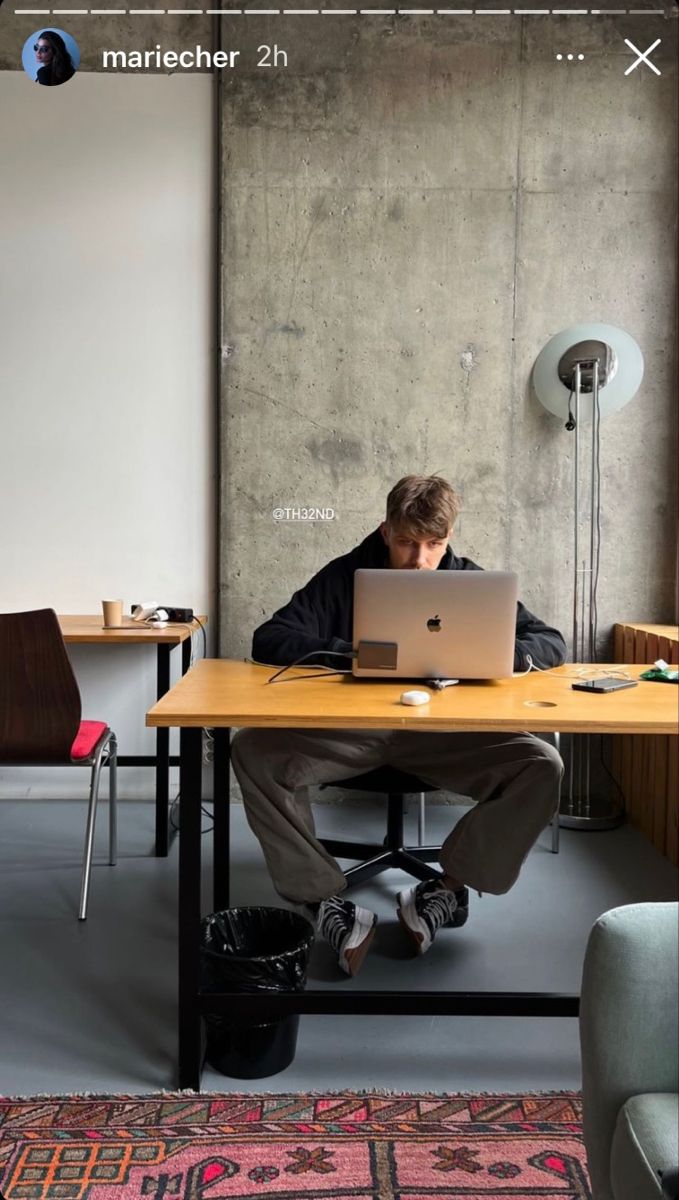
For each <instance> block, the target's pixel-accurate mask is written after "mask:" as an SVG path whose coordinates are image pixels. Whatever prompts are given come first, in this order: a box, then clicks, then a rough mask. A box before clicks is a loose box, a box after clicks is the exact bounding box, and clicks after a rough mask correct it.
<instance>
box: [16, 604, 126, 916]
mask: <svg viewBox="0 0 679 1200" xmlns="http://www.w3.org/2000/svg"><path fill="white" fill-rule="evenodd" d="M80 715H81V701H80V691H79V689H78V684H77V682H76V678H75V675H74V674H73V669H72V667H71V663H70V661H69V658H68V654H67V652H66V646H65V645H64V639H63V637H62V634H61V629H60V627H59V622H58V620H57V616H56V613H55V612H54V611H53V609H51V608H43V609H38V610H36V611H34V612H19V613H0V763H1V764H3V765H8V766H10V765H11V766H38V765H39V766H69V767H73V766H87V767H90V768H91V777H90V795H89V805H88V810H87V826H86V833H85V852H84V856H83V870H82V880H81V887H80V906H79V909H78V919H79V920H80V921H84V920H85V918H86V916H87V899H88V895H89V887H90V873H91V868H92V848H93V844H94V825H95V819H96V812H97V799H98V794H99V778H100V775H101V768H102V765H103V763H104V761H107V762H108V767H109V862H110V863H111V865H113V864H115V861H116V779H117V771H116V768H117V749H118V747H117V742H116V737H115V734H114V733H113V731H112V730H111V729H109V727H108V725H106V724H105V723H104V722H102V721H82V720H81V719H80Z"/></svg>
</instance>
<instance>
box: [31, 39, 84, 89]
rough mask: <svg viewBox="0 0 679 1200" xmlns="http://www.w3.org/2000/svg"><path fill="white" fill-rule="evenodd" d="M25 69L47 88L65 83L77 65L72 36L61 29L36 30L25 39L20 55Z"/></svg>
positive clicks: (77, 58)
mask: <svg viewBox="0 0 679 1200" xmlns="http://www.w3.org/2000/svg"><path fill="white" fill-rule="evenodd" d="M21 61H22V63H23V67H24V71H25V72H26V74H27V75H29V76H30V77H31V79H33V80H34V81H35V83H41V84H44V85H45V86H46V87H58V85H59V84H60V83H68V80H69V79H72V78H73V76H74V75H75V73H76V71H77V70H78V67H79V66H80V51H79V49H78V45H77V42H76V41H75V38H72V37H71V35H70V33H65V32H64V30H63V29H39V30H38V31H37V32H36V33H34V34H33V35H32V36H31V37H29V38H27V39H26V41H25V43H24V48H23V51H22V54H21Z"/></svg>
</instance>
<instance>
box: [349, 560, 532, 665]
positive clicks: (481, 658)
mask: <svg viewBox="0 0 679 1200" xmlns="http://www.w3.org/2000/svg"><path fill="white" fill-rule="evenodd" d="M517 592H518V581H517V576H516V575H514V574H512V573H511V572H508V571H407V570H404V571H398V570H384V571H380V570H367V569H363V568H361V569H360V570H358V571H356V572H355V574H354V638H353V643H354V650H355V651H357V657H356V658H354V661H353V672H354V675H358V676H363V677H373V678H377V679H394V678H397V679H398V678H401V679H502V678H506V677H508V676H510V675H511V674H512V672H513V670H514V642H515V638H516V602H517Z"/></svg>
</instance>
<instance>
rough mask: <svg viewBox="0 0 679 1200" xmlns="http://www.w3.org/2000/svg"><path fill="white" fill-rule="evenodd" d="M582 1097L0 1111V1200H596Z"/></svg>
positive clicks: (264, 1100) (73, 1100)
mask: <svg viewBox="0 0 679 1200" xmlns="http://www.w3.org/2000/svg"><path fill="white" fill-rule="evenodd" d="M580 1120H581V1113H580V1098H579V1096H578V1095H577V1094H573V1093H569V1092H564V1093H550V1094H541V1095H522V1096H506V1095H461V1096H453V1095H440V1094H426V1095H418V1096H412V1095H401V1094H398V1095H397V1094H391V1093H360V1092H358V1093H357V1092H339V1093H334V1094H331V1093H328V1094H325V1095H316V1094H311V1095H260V1096H245V1095H221V1094H207V1095H201V1094H196V1093H190V1092H183V1093H175V1094H167V1093H166V1094H163V1095H156V1096H106V1097H104V1096H101V1097H92V1096H89V1097H77V1096H74V1097H68V1098H64V1097H56V1096H55V1097H45V1098H42V1099H39V1098H36V1099H22V1100H19V1099H17V1100H2V1099H0V1192H1V1193H2V1195H3V1196H4V1197H5V1200H132V1198H133V1197H134V1200H145V1198H148V1200H175V1198H176V1200H227V1198H228V1200H246V1198H247V1200H264V1198H265V1197H271V1198H272V1200H294V1198H296V1197H303V1198H304V1200H431V1198H432V1197H434V1198H438V1200H509V1198H511V1200H534V1198H535V1197H540V1200H591V1193H590V1190H589V1184H588V1179H587V1171H586V1166H585V1153H584V1148H583V1144H582V1135H581V1124H580Z"/></svg>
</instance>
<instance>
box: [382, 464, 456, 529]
mask: <svg viewBox="0 0 679 1200" xmlns="http://www.w3.org/2000/svg"><path fill="white" fill-rule="evenodd" d="M460 503H461V502H460V497H459V496H458V495H457V492H455V491H453V488H452V487H451V486H450V484H449V483H448V481H447V480H446V479H441V478H440V477H439V476H438V475H404V476H403V479H399V481H398V483H395V484H394V486H393V488H392V489H391V491H390V493H389V495H388V496H387V525H389V526H391V527H392V528H393V529H401V530H404V531H406V532H408V533H416V534H419V535H420V537H424V536H426V535H427V534H433V535H434V536H435V537H441V538H444V537H447V535H448V533H449V532H450V530H451V529H452V528H453V525H454V524H455V520H456V518H457V514H458V513H459V511H460Z"/></svg>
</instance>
